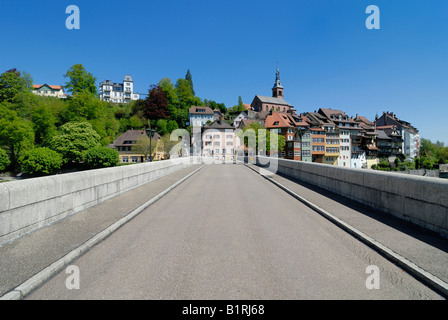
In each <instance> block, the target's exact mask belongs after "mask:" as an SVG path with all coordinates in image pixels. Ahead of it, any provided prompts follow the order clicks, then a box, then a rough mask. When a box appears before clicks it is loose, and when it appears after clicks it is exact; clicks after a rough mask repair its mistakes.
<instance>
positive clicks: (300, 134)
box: [296, 127, 305, 161]
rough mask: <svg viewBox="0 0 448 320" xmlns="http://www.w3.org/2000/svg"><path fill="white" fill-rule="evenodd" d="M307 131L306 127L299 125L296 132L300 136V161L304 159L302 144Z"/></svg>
mask: <svg viewBox="0 0 448 320" xmlns="http://www.w3.org/2000/svg"><path fill="white" fill-rule="evenodd" d="M304 131H305V128H302V127H297V128H296V132H297V133H298V134H299V137H300V161H303V145H302V136H303V133H304Z"/></svg>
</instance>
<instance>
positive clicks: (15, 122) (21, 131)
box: [0, 103, 34, 172]
mask: <svg viewBox="0 0 448 320" xmlns="http://www.w3.org/2000/svg"><path fill="white" fill-rule="evenodd" d="M33 145H34V132H33V127H32V124H31V122H30V121H28V120H23V119H22V118H20V117H19V116H17V113H16V112H15V111H13V110H10V109H8V107H7V104H5V103H3V104H0V147H1V148H4V149H5V150H6V151H7V152H8V154H9V159H10V161H11V170H12V171H13V172H18V170H19V163H18V160H19V157H20V156H21V155H22V154H23V152H25V151H27V150H29V149H31V148H33Z"/></svg>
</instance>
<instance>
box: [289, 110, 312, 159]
mask: <svg viewBox="0 0 448 320" xmlns="http://www.w3.org/2000/svg"><path fill="white" fill-rule="evenodd" d="M293 117H294V119H295V120H296V122H297V123H298V125H297V130H298V132H297V134H298V135H299V139H300V158H301V161H305V162H311V161H312V156H311V153H312V150H311V127H310V123H309V119H308V118H307V117H306V116H305V115H304V114H300V115H298V116H293Z"/></svg>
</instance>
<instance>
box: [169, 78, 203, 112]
mask: <svg viewBox="0 0 448 320" xmlns="http://www.w3.org/2000/svg"><path fill="white" fill-rule="evenodd" d="M175 91H176V95H177V100H178V102H179V107H180V108H182V109H189V108H190V107H192V106H202V105H203V102H202V101H201V99H199V98H198V97H196V96H195V95H194V92H193V89H192V88H191V84H190V82H189V81H188V80H186V79H178V80H177V82H176V86H175Z"/></svg>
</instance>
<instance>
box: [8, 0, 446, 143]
mask: <svg viewBox="0 0 448 320" xmlns="http://www.w3.org/2000/svg"><path fill="white" fill-rule="evenodd" d="M71 4H74V5H77V6H78V7H79V9H80V13H81V15H80V18H81V24H80V30H68V29H67V28H66V27H65V21H66V19H67V17H68V14H66V13H65V9H66V7H67V6H68V5H71ZM371 4H373V5H377V6H378V7H379V9H380V17H381V20H380V22H381V25H380V26H381V29H380V30H368V29H367V28H366V27H365V21H366V19H367V17H368V14H366V13H365V10H366V8H367V6H368V5H371ZM447 16H448V1H446V0H431V1H423V0H419V1H415V0H410V1H402V0H387V1H386V0H312V1H311V0H291V1H282V0H278V1H264V0H238V1H234V0H226V1H221V0H220V1H218V0H201V1H199V0H161V1H148V0H128V1H115V0H109V1H105V0H94V1H93V0H70V1H66V0H43V1H35V0H21V1H15V0H1V1H0V28H1V30H2V35H1V37H2V39H1V44H0V46H1V50H0V72H3V71H5V70H7V69H10V68H17V69H19V70H22V71H26V72H28V73H30V74H31V76H32V78H33V79H34V82H35V83H40V84H41V83H48V84H64V83H65V80H66V79H65V78H64V77H63V74H64V73H65V72H66V71H67V69H69V68H70V66H72V65H73V64H76V63H82V64H83V65H84V66H85V68H86V69H87V70H88V71H89V72H91V73H92V74H93V75H94V76H96V77H97V79H98V83H99V82H100V81H102V80H105V79H109V80H112V81H116V82H121V81H122V80H123V77H124V75H125V74H127V73H129V74H131V75H132V76H133V78H134V83H135V88H136V90H137V91H139V92H145V93H146V92H147V90H148V88H149V86H150V85H151V84H156V83H157V82H158V81H159V80H160V79H162V78H164V77H169V78H171V80H172V81H173V83H175V81H176V80H177V79H178V78H183V77H184V76H185V74H186V71H187V69H190V71H191V73H192V76H193V82H194V88H195V91H196V94H197V96H199V97H200V98H202V99H204V98H207V99H209V100H215V101H217V102H223V103H225V104H226V106H227V107H231V106H233V105H235V104H237V102H238V96H241V97H242V99H243V101H244V102H245V103H251V102H252V100H253V98H254V96H255V95H257V94H259V95H266V96H270V95H271V88H272V86H273V84H274V80H275V70H276V67H277V62H278V64H279V68H280V73H281V82H282V85H283V86H284V88H285V89H284V94H285V100H286V101H288V102H289V103H291V104H292V105H294V106H295V108H296V110H297V111H298V112H305V111H314V110H317V109H319V108H320V107H328V108H333V109H340V110H343V111H345V112H346V113H347V114H349V115H350V116H355V115H356V114H359V115H364V116H366V117H367V118H368V119H370V120H373V119H374V117H375V114H377V113H378V114H379V115H381V114H382V112H383V111H392V112H394V113H396V114H397V116H398V117H399V118H401V119H403V120H406V121H408V122H411V123H412V124H413V125H414V126H415V127H417V128H418V129H419V130H420V134H421V136H422V137H424V138H427V139H431V140H432V141H434V142H435V141H436V140H440V141H443V142H445V144H447V145H448V134H447V120H448V78H447V77H448V23H447V21H446V18H447Z"/></svg>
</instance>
